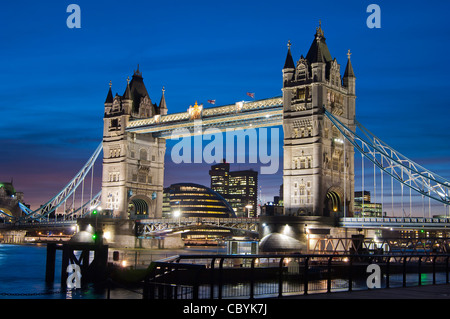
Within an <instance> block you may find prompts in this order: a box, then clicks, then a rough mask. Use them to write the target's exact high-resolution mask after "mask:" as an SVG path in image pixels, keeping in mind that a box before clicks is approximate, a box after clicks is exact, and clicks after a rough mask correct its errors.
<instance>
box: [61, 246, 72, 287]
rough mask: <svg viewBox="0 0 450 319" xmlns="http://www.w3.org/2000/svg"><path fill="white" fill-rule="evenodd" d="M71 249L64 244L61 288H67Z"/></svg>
mask: <svg viewBox="0 0 450 319" xmlns="http://www.w3.org/2000/svg"><path fill="white" fill-rule="evenodd" d="M69 258H70V247H69V245H67V244H63V247H62V262H61V287H62V288H66V287H67V283H66V281H67V278H68V275H67V266H69Z"/></svg>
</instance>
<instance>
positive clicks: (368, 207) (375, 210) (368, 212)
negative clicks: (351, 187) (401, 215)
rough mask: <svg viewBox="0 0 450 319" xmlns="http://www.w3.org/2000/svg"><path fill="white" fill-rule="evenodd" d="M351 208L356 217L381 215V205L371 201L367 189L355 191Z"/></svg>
mask: <svg viewBox="0 0 450 319" xmlns="http://www.w3.org/2000/svg"><path fill="white" fill-rule="evenodd" d="M353 209H354V215H355V216H356V217H382V215H383V205H382V204H380V203H372V202H371V199H370V192H368V191H363V192H360V191H359V192H355V201H354V205H353Z"/></svg>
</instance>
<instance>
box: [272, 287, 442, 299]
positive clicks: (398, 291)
mask: <svg viewBox="0 0 450 319" xmlns="http://www.w3.org/2000/svg"><path fill="white" fill-rule="evenodd" d="M281 299H433V300H435V299H450V284H436V285H422V286H412V287H396V288H380V289H370V290H354V291H343V292H330V293H310V294H307V295H295V296H283V298H281Z"/></svg>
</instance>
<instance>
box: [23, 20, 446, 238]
mask: <svg viewBox="0 0 450 319" xmlns="http://www.w3.org/2000/svg"><path fill="white" fill-rule="evenodd" d="M291 47H292V45H291V43H290V41H289V42H288V48H287V54H286V59H285V61H284V66H283V68H282V96H279V97H273V98H266V99H262V100H252V101H237V102H236V103H233V104H229V105H223V106H217V107H210V108H205V107H203V105H202V104H198V103H197V102H195V104H194V105H193V106H192V105H191V106H189V108H187V109H186V111H185V112H178V113H172V114H170V113H168V109H169V107H170V106H169V107H168V105H167V104H166V100H165V90H164V89H163V90H162V96H161V99H160V101H159V103H154V102H153V101H152V99H151V98H150V96H149V94H148V92H147V89H146V86H145V84H144V78H143V75H142V72H141V71H140V70H139V66H138V68H137V70H135V71H134V74H133V76H132V79H131V80H130V79H128V80H127V83H126V85H125V89H124V91H123V94H122V95H119V94H117V93H116V94H115V95H113V93H112V83H110V86H109V91H108V93H107V97H106V100H105V102H104V111H105V112H104V118H103V139H102V143H101V144H100V145H99V147H98V148H97V149H96V151H95V152H94V154H93V155H92V157H91V158H90V159H89V160H88V161H87V163H86V164H85V166H84V167H83V168H82V169H81V170H80V172H78V174H77V175H76V176H75V177H74V178H73V180H72V181H70V182H69V183H68V184H67V185H66V186H65V187H64V189H63V190H62V191H61V192H60V193H58V194H57V195H56V196H55V197H54V198H52V199H51V200H50V201H49V202H48V203H46V204H45V205H42V207H41V208H39V209H37V210H35V211H32V210H31V209H29V208H27V207H25V206H21V208H22V211H23V215H22V216H21V217H20V218H18V220H17V221H16V223H15V224H16V225H17V224H18V223H23V224H26V223H30V221H33V222H39V223H42V222H44V221H46V222H49V223H51V221H50V220H49V216H50V214H52V213H55V214H56V213H57V212H60V215H61V216H62V217H61V216H60V218H62V219H64V220H67V221H73V220H77V219H78V218H83V217H86V216H89V214H90V213H91V212H92V210H93V209H96V208H98V207H102V209H103V210H104V211H105V212H108V216H109V217H111V218H116V219H122V220H123V219H125V220H132V221H133V220H135V221H137V223H139V224H140V226H141V228H140V230H141V234H150V235H151V234H156V233H161V232H167V231H168V230H172V231H173V230H178V231H179V230H181V229H182V228H183V227H184V228H185V227H194V226H195V225H198V224H199V223H200V224H203V225H218V226H221V227H228V228H230V229H240V230H244V231H248V232H258V231H260V229H261V226H262V222H261V221H260V220H253V219H246V220H237V219H233V220H232V219H230V220H228V219H227V220H225V219H211V218H208V217H207V216H205V218H200V219H189V216H182V217H181V218H180V219H178V220H175V219H174V220H168V219H163V218H162V204H163V189H164V173H165V163H164V159H165V152H166V139H169V138H171V137H173V136H174V135H175V136H179V135H180V134H185V135H188V136H194V135H198V134H208V132H209V129H217V130H219V131H221V132H223V131H224V130H245V129H250V128H261V127H270V126H282V128H283V133H284V137H283V139H284V140H283V143H284V147H283V200H284V214H283V216H282V217H287V216H291V217H297V218H300V219H301V218H302V217H303V216H304V217H305V218H304V219H305V220H307V219H308V218H310V219H311V218H313V217H317V218H325V219H326V218H328V219H329V220H330V224H333V225H335V226H336V227H341V228H358V229H359V228H366V227H367V228H380V227H394V228H395V227H405V228H414V227H419V226H420V225H422V227H429V228H436V227H443V228H446V227H447V225H448V219H433V218H431V212H429V215H430V216H429V218H426V219H424V220H421V219H416V220H414V219H410V220H407V219H398V218H389V219H386V218H382V219H381V220H379V219H378V218H377V219H360V218H356V217H355V216H354V215H355V211H354V206H353V203H354V193H355V154H356V153H355V151H356V152H357V153H358V154H360V155H361V159H362V163H363V165H364V160H367V161H369V162H370V163H371V164H373V165H374V170H375V168H376V169H378V171H379V172H380V173H381V176H383V174H384V175H386V176H388V178H390V179H391V181H392V184H391V187H392V189H393V186H392V185H393V182H394V181H395V182H397V183H398V184H399V185H400V186H401V190H402V195H403V189H404V188H405V189H408V190H410V192H415V193H417V194H419V195H420V196H422V197H423V198H428V199H429V200H433V201H437V202H439V203H441V204H444V206H445V207H446V209H447V207H448V204H450V196H449V186H450V183H449V182H448V181H447V180H446V179H445V178H442V177H440V176H438V175H436V174H434V173H432V172H430V171H428V170H427V169H425V168H423V167H422V166H420V165H418V164H416V163H414V162H413V161H411V160H410V159H408V158H407V157H405V156H403V155H402V154H400V153H398V152H396V151H395V149H394V148H392V147H390V146H388V145H387V144H386V143H384V142H383V141H381V140H380V139H378V138H377V137H376V136H375V135H374V134H372V133H371V132H370V131H368V130H367V129H365V128H364V126H362V124H361V123H359V122H358V121H357V120H356V76H355V73H354V70H353V66H352V62H351V53H350V50H349V51H348V52H347V58H346V60H345V69H344V70H343V71H344V72H343V75H341V71H342V70H341V64H339V63H338V60H337V59H336V58H334V57H332V55H331V53H330V50H329V49H328V46H327V44H326V39H325V35H324V31H323V30H322V28H321V26H319V27H318V28H316V32H315V34H314V38H313V41H312V43H311V46H310V48H309V50H308V52H307V53H306V55H305V56H303V55H301V57H300V58H299V59H298V60H297V61H296V62H294V58H293V55H292V51H291ZM357 130H359V131H361V132H360V133H358V132H357ZM101 152H103V156H102V157H100V153H101ZM98 158H101V159H102V163H103V164H102V184H101V191H100V192H99V193H97V192H96V191H94V185H93V169H94V163H95V161H96V160H97V159H98ZM374 175H375V174H374ZM89 178H90V180H89ZM362 180H363V185H362V188H363V190H364V167H363V170H362ZM374 181H375V176H374ZM89 182H90V183H89ZM384 183H385V181H383V180H381V183H380V184H381V187H383V185H384ZM85 184H86V185H85ZM89 184H90V185H89ZM80 188H81V189H82V192H81V194H82V195H81V204H80V205H78V207H76V205H75V200H73V199H72V197H74V196H75V194H76V190H77V189H80ZM87 189H89V195H88V196H87V195H84V194H86V190H87ZM384 191H385V190H383V189H382V191H381V193H383V192H384ZM83 196H84V197H83ZM402 205H403V204H402ZM393 206H394V205H393V204H392V207H393ZM385 207H386V205H384V208H385ZM402 208H403V206H402ZM391 213H392V212H391ZM336 221H337V222H336ZM299 223H303V224H306V223H305V222H302V221H300V222H299ZM280 227H281V226H280ZM302 227H303V226H302ZM302 227H301V228H300V229H303V228H302ZM277 231H278V230H277Z"/></svg>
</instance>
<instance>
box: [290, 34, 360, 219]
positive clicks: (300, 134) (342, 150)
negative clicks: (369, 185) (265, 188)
mask: <svg viewBox="0 0 450 319" xmlns="http://www.w3.org/2000/svg"><path fill="white" fill-rule="evenodd" d="M282 91H283V130H284V168H283V200H284V207H285V211H284V214H285V215H300V216H301V215H306V216H308V215H310V216H325V217H333V216H343V215H344V214H345V215H346V216H351V215H352V213H353V205H352V203H353V198H354V178H353V177H354V150H353V147H352V145H351V144H350V143H349V142H348V141H346V140H345V139H344V137H342V135H341V133H340V132H339V131H338V129H336V128H335V127H333V125H332V123H331V122H330V121H329V120H328V119H327V118H326V116H325V115H324V114H323V107H325V108H327V110H329V111H330V112H332V113H333V114H334V115H336V116H338V118H339V119H340V120H341V121H342V122H343V123H345V124H346V125H347V126H348V127H350V128H354V116H355V99H356V96H355V74H354V72H353V68H352V64H351V61H350V51H349V52H348V61H347V66H346V69H345V72H344V75H343V77H341V73H340V65H339V64H338V62H337V60H336V58H332V56H331V54H330V52H329V50H328V47H327V44H326V42H325V36H324V32H323V30H322V27H321V26H319V27H317V29H316V34H315V37H314V40H313V42H312V44H311V47H310V49H309V51H308V53H307V55H306V57H303V55H302V56H301V57H300V59H299V60H298V61H297V63H296V64H294V60H293V58H292V54H291V43H290V41H289V43H288V52H287V57H286V61H285V65H284V67H283V89H282Z"/></svg>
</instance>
